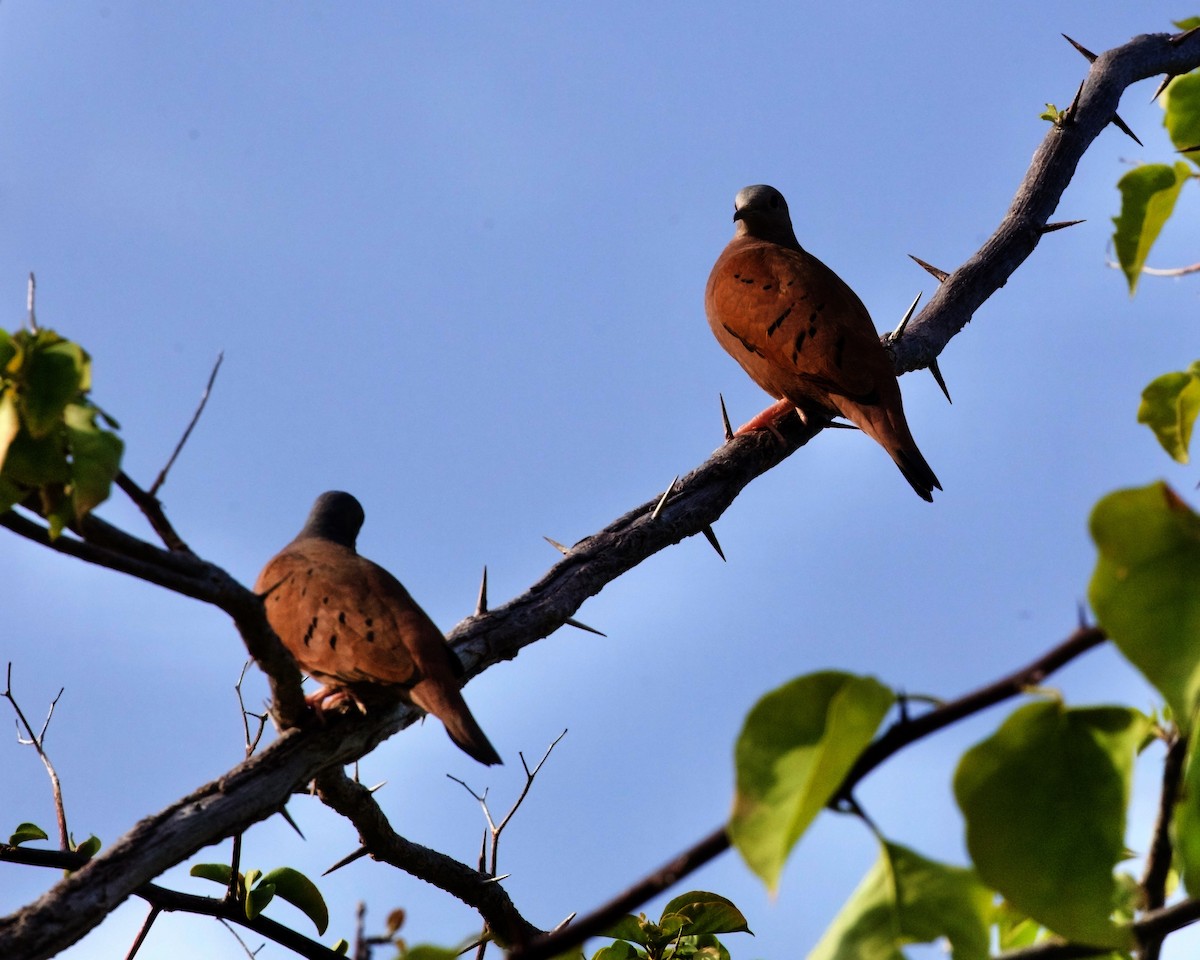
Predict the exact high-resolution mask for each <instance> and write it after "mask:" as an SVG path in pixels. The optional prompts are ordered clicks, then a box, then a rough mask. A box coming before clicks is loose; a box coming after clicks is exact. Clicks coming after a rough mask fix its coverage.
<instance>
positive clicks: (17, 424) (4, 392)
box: [0, 388, 21, 470]
mask: <svg viewBox="0 0 1200 960" xmlns="http://www.w3.org/2000/svg"><path fill="white" fill-rule="evenodd" d="M20 430H21V418H20V417H19V416H18V414H17V400H16V395H15V394H14V393H13V391H12V390H11V389H3V388H0V470H2V469H3V468H4V458H5V457H7V456H8V445H9V444H10V443H12V442H13V440H14V439H15V438H16V436H17V433H18V432H20Z"/></svg>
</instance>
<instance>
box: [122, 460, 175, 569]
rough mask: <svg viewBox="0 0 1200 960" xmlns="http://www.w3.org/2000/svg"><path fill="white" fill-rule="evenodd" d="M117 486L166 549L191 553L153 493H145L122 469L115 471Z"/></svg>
mask: <svg viewBox="0 0 1200 960" xmlns="http://www.w3.org/2000/svg"><path fill="white" fill-rule="evenodd" d="M116 481H117V486H118V487H120V488H121V491H122V492H123V493H124V494H125V495H126V496H127V497H129V499H130V500H132V501H133V503H134V506H136V507H137V508H138V509H139V510H140V511H141V512H142V516H144V517H145V518H146V520H147V521H148V522H149V524H150V526H151V527H152V528H153V530H154V532H155V533H157V534H158V536H159V539H160V540H162V542H163V545H164V546H165V547H166V548H167V549H168V550H176V551H178V552H180V553H191V552H192V550H191V548H190V547H189V546H188V545H187V544H186V543H184V542H183V538H182V537H181V536H179V534H178V533H176V532H175V528H174V527H173V526H172V525H171V521H169V520H168V519H167V515H166V514H165V513H164V512H163V508H162V504H161V503H159V501H158V498H157V497H155V496H154V495H153V494H150V493H147V492H146V491H145V490H143V489H142V488H141V487H139V486H138V485H137V484H136V483H134V482H133V480H132V479H130V477H129V474H127V473H126V472H125V471H124V470H121V471H119V472H118V473H117V476H116Z"/></svg>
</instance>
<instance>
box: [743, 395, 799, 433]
mask: <svg viewBox="0 0 1200 960" xmlns="http://www.w3.org/2000/svg"><path fill="white" fill-rule="evenodd" d="M795 409H796V405H795V404H794V403H792V401H791V400H780V401H779V402H778V403H773V404H771V406H769V407H767V409H766V410H764V411H763V412H762V413H760V414H758V415H757V416H756V417H754V418H753V419H751V420H747V421H746V422H745V423H743V424H742V425H741V426H740V427H738V428H737V429H736V430H735V431H734V432H733V435H734V436H735V437H740V436H741V435H742V434H743V433H753V432H754V431H755V430H770V431H771V432H772V433H773V434H775V436H777V437H779V438H780V439H781V440H782V439H783V437H782V436H781V435H780V433H779V430H778V428H777V425H778V423H779V421H780V420H782V419H783V418H784V417H786V416H787V415H788V414H789V413H791V412H792V411H793V410H795Z"/></svg>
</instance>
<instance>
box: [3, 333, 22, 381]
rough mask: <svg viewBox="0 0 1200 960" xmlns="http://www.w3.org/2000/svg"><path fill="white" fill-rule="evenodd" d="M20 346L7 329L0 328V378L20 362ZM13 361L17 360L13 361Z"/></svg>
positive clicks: (8, 373)
mask: <svg viewBox="0 0 1200 960" xmlns="http://www.w3.org/2000/svg"><path fill="white" fill-rule="evenodd" d="M20 353H21V350H20V348H19V347H18V346H17V344H16V343H15V342H14V341H13V338H12V336H11V335H10V334H9V332H8V331H7V330H0V379H2V378H3V377H5V376H6V375H10V374H12V373H13V371H14V370H15V369H16V367H17V363H19V362H20V360H19V355H20ZM14 361H17V362H16V363H14Z"/></svg>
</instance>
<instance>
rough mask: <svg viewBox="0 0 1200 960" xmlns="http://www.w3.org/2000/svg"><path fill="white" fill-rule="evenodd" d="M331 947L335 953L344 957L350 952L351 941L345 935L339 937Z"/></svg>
mask: <svg viewBox="0 0 1200 960" xmlns="http://www.w3.org/2000/svg"><path fill="white" fill-rule="evenodd" d="M330 949H331V950H332V951H333V952H334V953H338V954H341V955H342V956H343V957H344V956H346V954H348V953H349V952H350V941H349V940H347V939H345V938H344V937H343V938H341V939H339V940H338V941H337V942H336V943H334V945H333V946H332V947H330Z"/></svg>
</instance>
